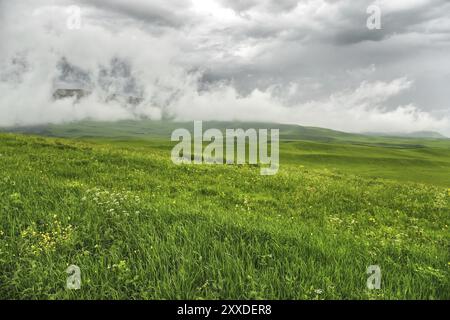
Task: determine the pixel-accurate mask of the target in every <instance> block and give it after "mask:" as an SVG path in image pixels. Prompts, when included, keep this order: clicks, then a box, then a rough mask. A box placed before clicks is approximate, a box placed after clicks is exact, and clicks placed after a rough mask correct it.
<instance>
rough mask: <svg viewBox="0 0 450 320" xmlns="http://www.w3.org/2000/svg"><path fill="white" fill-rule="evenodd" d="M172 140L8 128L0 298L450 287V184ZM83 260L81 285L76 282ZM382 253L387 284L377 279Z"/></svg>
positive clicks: (354, 292)
mask: <svg viewBox="0 0 450 320" xmlns="http://www.w3.org/2000/svg"><path fill="white" fill-rule="evenodd" d="M295 143H297V142H295ZM309 143H311V142H309ZM302 146H303V147H302V148H303V149H305V148H304V147H305V146H306V144H303V145H302ZM330 146H332V147H333V148H337V150H338V149H339V148H342V146H335V145H330ZM321 147H322V145H321ZM347 147H348V146H347ZM347 147H346V148H347ZM285 148H286V149H283V150H291V151H292V150H293V149H295V148H294V147H292V146H289V144H288V146H285ZM317 148H318V147H317V146H315V145H311V146H310V150H313V151H314V150H316V149H317ZM169 150H170V145H169V144H168V143H167V142H163V141H162V140H160V141H159V142H158V141H156V140H155V141H153V142H152V143H148V141H147V142H145V141H144V142H140V141H134V142H133V141H129V142H128V143H126V142H125V141H122V142H120V141H117V140H107V141H104V140H99V139H88V140H84V141H82V140H78V139H65V138H64V139H62V138H46V137H33V136H24V135H15V134H0V166H1V168H2V178H1V179H0V193H1V197H0V208H1V215H0V270H1V272H0V296H1V297H2V298H21V299H26V298H29V299H36V298H50V299H56V298H64V299H68V298H70V299H83V298H88V299H106V298H108V299H136V298H143V299H150V298H154V299H167V298H174V299H190V298H192V299H204V298H210V299H211V298H224V299H245V298H251V299H259V298H266V299H280V298H283V299H338V298H345V299H350V298H355V299H367V298H381V299H405V298H411V299H449V298H450V290H449V288H450V283H449V279H450V273H449V272H450V271H449V267H448V262H449V261H450V256H449V252H448V234H449V231H450V230H449V224H450V211H449V210H450V209H449V208H450V192H449V190H448V189H447V188H443V187H438V186H433V185H432V184H428V185H426V184H414V183H399V182H395V181H387V180H380V179H372V178H364V177H358V176H355V175H353V174H343V173H339V172H336V171H334V170H328V169H320V170H319V169H314V168H312V167H309V166H306V165H305V166H303V165H300V164H298V163H295V162H294V160H292V159H291V160H292V162H291V164H289V165H282V167H281V168H280V171H279V173H278V174H277V175H275V176H271V177H267V176H261V175H259V170H258V168H257V167H253V166H245V165H244V166H235V165H231V166H208V165H200V166H196V165H184V166H176V165H174V164H172V162H171V161H170V158H169V157H168V155H167V154H168V151H169ZM387 150H388V151H389V152H392V149H391V148H388V149H387ZM396 151H398V150H396ZM410 151H411V150H409V149H408V152H410ZM431 151H432V150H431ZM431 151H430V150H428V152H430V153H429V154H428V155H427V156H428V157H430V158H431V157H432V156H434V154H433V152H431ZM284 152H286V151H284ZM329 152H332V153H336V154H337V153H338V152H337V151H336V150H329ZM435 153H436V155H437V159H441V160H436V161H437V162H439V161H442V159H443V158H442V154H439V152H435ZM439 157H441V158H439ZM328 159H331V158H328ZM350 159H351V157H349V161H350ZM324 161H325V160H324ZM282 164H283V163H282ZM378 169H379V170H380V171H382V170H383V167H379V168H378ZM399 169H400V167H399ZM432 170H437V169H436V168H435V167H434V166H432V167H431V168H430V171H432ZM405 171H408V168H406V169H405ZM443 174H445V173H443ZM70 264H76V265H77V266H79V267H80V269H81V277H82V289H81V290H76V291H74V290H72V291H70V290H66V289H65V281H66V277H67V274H66V273H65V270H66V268H67V267H68V265H70ZM369 265H379V266H380V267H381V270H382V276H383V280H382V281H383V282H382V289H381V290H375V291H369V290H367V289H366V279H367V275H366V269H367V267H368V266H369Z"/></svg>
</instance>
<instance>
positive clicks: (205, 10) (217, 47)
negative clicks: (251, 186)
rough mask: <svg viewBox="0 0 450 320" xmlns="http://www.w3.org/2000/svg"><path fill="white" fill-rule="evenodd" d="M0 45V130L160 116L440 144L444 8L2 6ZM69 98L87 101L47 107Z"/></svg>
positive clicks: (418, 1)
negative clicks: (391, 135) (376, 19)
mask: <svg viewBox="0 0 450 320" xmlns="http://www.w3.org/2000/svg"><path fill="white" fill-rule="evenodd" d="M370 5H376V6H378V7H379V8H380V10H381V29H374V30H370V29H369V28H367V26H366V22H367V19H368V18H369V16H370V14H369V13H368V12H367V8H368V7H369V6H370ZM74 6H76V7H74ZM77 8H78V9H79V12H80V28H78V27H77V28H71V27H70V21H71V19H74V14H75V15H76V13H77ZM75 18H76V17H75ZM0 41H1V42H0V43H1V46H0V126H12V125H30V124H42V123H49V122H52V123H59V122H66V121H74V120H80V119H85V118H91V119H98V120H117V119H129V118H139V117H150V118H154V119H158V118H161V117H170V118H174V119H178V120H193V119H204V120H252V121H259V120H260V121H271V122H282V123H295V124H300V125H310V126H321V127H327V128H332V129H338V130H344V131H351V132H363V131H385V132H400V131H402V132H410V131H418V130H433V131H439V132H441V133H443V134H446V135H447V136H450V90H448V85H449V83H450V59H449V58H448V57H449V52H450V3H449V2H448V1H445V0H415V1H411V0H408V1H407V0H379V1H366V0H361V1H350V0H314V1H307V0H302V1H297V0H285V1H276V0H262V1H253V0H248V1H242V0H191V1H188V0H186V1H184V0H170V1H163V0H155V1H145V0H128V1H125V0H79V1H75V0H59V1H56V0H33V1H31V0H17V1H6V0H0ZM70 86H72V87H77V88H83V89H86V90H88V91H89V92H90V94H89V95H88V96H86V97H84V98H82V99H79V100H78V99H75V98H74V97H67V98H64V99H54V95H53V93H54V91H55V90H56V89H58V88H67V87H70ZM118 95H122V96H132V97H138V98H139V100H136V101H139V103H135V104H132V105H130V104H129V103H127V102H126V101H121V100H120V99H119V100H118V99H110V97H112V96H113V97H115V96H118Z"/></svg>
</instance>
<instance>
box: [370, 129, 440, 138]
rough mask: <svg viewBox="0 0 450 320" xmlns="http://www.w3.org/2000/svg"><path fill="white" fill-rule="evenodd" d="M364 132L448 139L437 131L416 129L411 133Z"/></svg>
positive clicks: (389, 135)
mask: <svg viewBox="0 0 450 320" xmlns="http://www.w3.org/2000/svg"><path fill="white" fill-rule="evenodd" d="M363 134H365V135H368V136H376V137H400V138H431V139H448V138H447V137H446V136H444V135H442V134H440V133H439V132H436V131H415V132H410V133H402V132H391V133H386V132H364V133H363Z"/></svg>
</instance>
